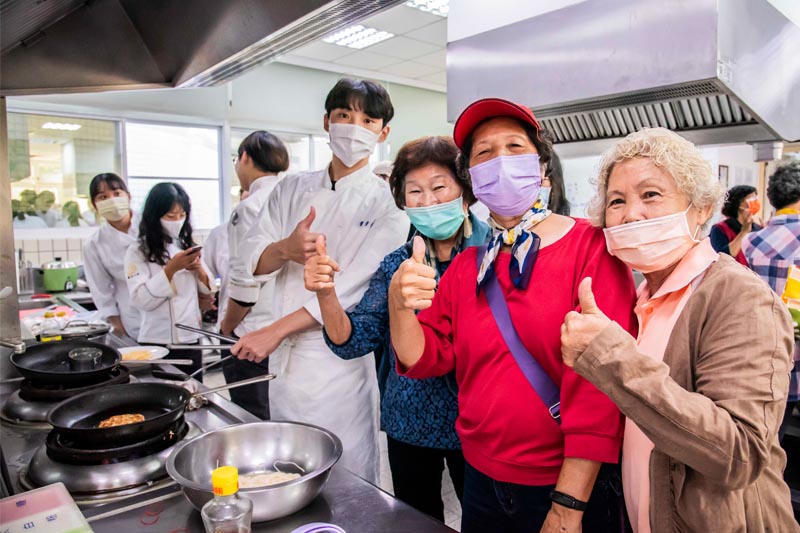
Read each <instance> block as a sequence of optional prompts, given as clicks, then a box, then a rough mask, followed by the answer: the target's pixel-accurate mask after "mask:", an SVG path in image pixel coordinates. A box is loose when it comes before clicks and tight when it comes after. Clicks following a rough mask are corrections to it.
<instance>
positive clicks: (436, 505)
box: [387, 437, 465, 522]
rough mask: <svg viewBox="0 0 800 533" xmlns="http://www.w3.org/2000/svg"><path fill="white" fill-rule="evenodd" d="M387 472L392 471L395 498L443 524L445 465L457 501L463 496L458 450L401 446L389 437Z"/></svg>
mask: <svg viewBox="0 0 800 533" xmlns="http://www.w3.org/2000/svg"><path fill="white" fill-rule="evenodd" d="M387 440H388V442H389V468H390V469H391V471H392V482H393V484H394V495H395V496H396V497H397V498H398V499H400V500H403V501H404V502H406V503H407V504H409V505H411V506H412V507H414V508H416V509H418V510H420V511H422V512H423V513H425V514H428V515H430V516H432V517H433V518H436V519H437V520H439V521H441V522H444V503H443V502H442V472H444V464H445V462H447V468H448V470H449V471H450V479H451V480H452V481H453V487H454V488H455V490H456V496H458V500H459V501H462V499H463V496H464V465H465V462H464V454H462V453H461V450H440V449H437V448H425V447H422V446H414V445H413V444H406V443H405V442H400V441H399V440H395V439H393V438H392V437H388V439H387Z"/></svg>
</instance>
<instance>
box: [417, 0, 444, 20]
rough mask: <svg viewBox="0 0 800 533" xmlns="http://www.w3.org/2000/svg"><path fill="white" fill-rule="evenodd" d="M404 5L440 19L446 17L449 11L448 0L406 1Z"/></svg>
mask: <svg viewBox="0 0 800 533" xmlns="http://www.w3.org/2000/svg"><path fill="white" fill-rule="evenodd" d="M406 5H407V6H408V7H413V8H415V9H419V10H420V11H424V12H425V13H430V14H432V15H439V16H440V17H446V16H447V13H448V12H449V11H450V0H408V2H406Z"/></svg>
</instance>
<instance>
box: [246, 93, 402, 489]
mask: <svg viewBox="0 0 800 533" xmlns="http://www.w3.org/2000/svg"><path fill="white" fill-rule="evenodd" d="M325 111H326V113H325V115H324V119H323V124H324V128H325V131H327V132H328V133H329V134H330V146H331V150H332V151H333V160H332V161H331V163H330V164H329V165H328V166H327V167H326V168H325V169H323V170H319V171H316V172H304V173H299V174H293V175H289V176H287V177H285V178H284V179H283V180H282V181H281V182H280V183H279V184H278V186H277V187H276V188H275V190H274V191H273V193H272V196H271V197H270V199H269V201H268V202H267V204H266V205H265V207H264V210H263V212H262V214H261V216H260V217H259V220H258V223H257V225H255V226H254V227H253V228H252V229H251V230H250V232H249V233H248V238H247V243H246V250H247V251H248V252H249V254H250V255H249V261H248V265H249V267H250V269H251V271H252V272H253V273H254V274H255V275H256V276H257V279H259V280H264V279H268V278H269V277H274V278H275V288H274V303H273V312H274V313H275V317H276V320H274V321H273V322H272V323H271V324H270V325H269V326H267V327H265V328H262V329H260V330H258V331H255V332H252V333H248V334H247V335H244V336H243V337H242V338H241V339H240V340H239V342H238V343H236V345H235V346H234V347H233V349H232V351H233V353H235V354H237V356H238V357H239V358H240V359H248V360H252V361H261V360H263V359H264V358H265V357H267V356H269V357H270V359H271V360H270V370H271V371H272V372H274V373H276V374H277V378H276V379H275V380H274V381H273V382H272V383H270V388H269V403H270V411H271V415H272V419H273V420H294V421H301V422H307V423H310V424H315V425H318V426H322V427H324V428H326V429H328V430H330V431H332V432H333V433H335V434H336V435H337V436H338V437H339V438H340V439H341V440H342V444H343V446H344V453H343V455H342V459H341V463H340V464H343V465H344V466H345V467H346V468H348V469H349V470H351V471H353V472H355V473H356V474H358V475H360V476H361V477H363V478H365V479H367V480H368V481H370V482H373V483H377V481H378V460H379V454H378V382H377V379H376V376H375V363H374V362H373V361H372V360H370V358H367V357H362V358H358V359H353V360H350V361H345V360H343V359H339V358H338V357H337V356H336V355H334V354H333V353H332V352H331V351H330V350H329V349H328V347H327V345H326V344H325V341H324V339H323V337H322V327H321V325H320V324H321V323H322V319H321V316H320V310H319V305H318V303H317V300H316V297H315V296H314V295H313V294H312V293H310V292H308V291H306V290H305V286H304V283H303V265H304V264H305V261H306V259H308V258H309V257H311V256H313V255H314V254H316V247H315V241H316V238H317V237H318V236H319V235H324V236H325V238H326V242H327V250H328V254H329V255H330V256H331V257H333V258H334V259H335V260H336V261H338V263H339V265H340V266H341V273H340V274H338V277H337V281H336V292H337V295H338V296H339V299H340V300H341V301H342V306H343V307H344V308H348V307H352V306H353V305H355V304H356V303H358V301H359V300H360V299H361V296H362V294H363V293H364V291H365V290H366V288H367V285H368V284H369V279H370V277H371V276H372V273H373V272H374V271H375V270H376V269H377V268H378V265H379V264H380V261H381V259H383V257H384V256H385V255H386V254H388V253H389V252H390V251H392V250H395V249H397V248H398V247H399V246H400V245H401V244H403V243H404V242H405V240H406V235H408V227H409V222H408V218H407V217H406V215H405V214H404V213H403V212H402V211H400V210H399V209H397V206H396V205H395V204H394V200H393V199H392V195H391V192H390V191H389V186H388V185H387V184H386V183H385V182H384V181H383V180H381V179H380V178H378V177H377V176H375V175H374V174H373V173H372V171H370V169H369V156H370V155H371V154H372V152H373V150H374V148H375V145H376V143H378V142H383V141H384V140H385V139H386V136H387V135H388V134H389V126H388V123H389V121H390V120H391V118H392V116H393V115H394V108H393V107H392V103H391V100H390V98H389V95H388V93H387V92H386V89H384V88H383V87H382V86H381V85H379V84H377V83H374V82H370V81H356V80H351V79H342V80H340V81H339V82H338V83H337V84H336V85H335V86H334V87H333V89H332V90H331V91H330V93H328V97H327V99H326V100H325ZM278 317H279V318H278Z"/></svg>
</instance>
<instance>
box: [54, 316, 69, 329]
mask: <svg viewBox="0 0 800 533" xmlns="http://www.w3.org/2000/svg"><path fill="white" fill-rule="evenodd" d="M56 321H57V322H58V328H59V329H62V330H63V329H64V326H66V325H67V323H68V322H69V317H67V312H66V311H59V312H58V313H56Z"/></svg>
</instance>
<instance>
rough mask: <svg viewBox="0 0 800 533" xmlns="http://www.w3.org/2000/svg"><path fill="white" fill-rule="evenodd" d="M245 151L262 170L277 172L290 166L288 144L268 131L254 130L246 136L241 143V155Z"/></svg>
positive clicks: (240, 155)
mask: <svg viewBox="0 0 800 533" xmlns="http://www.w3.org/2000/svg"><path fill="white" fill-rule="evenodd" d="M245 152H247V155H248V156H250V159H252V160H253V165H255V167H256V168H257V169H258V170H260V171H261V172H270V173H273V174H277V173H278V172H285V171H286V169H288V168H289V152H287V151H286V146H284V144H283V143H282V142H281V140H280V139H279V138H278V137H277V136H275V135H273V134H272V133H270V132H268V131H264V130H258V131H254V132H253V133H251V134H250V135H248V136H247V137H245V138H244V140H243V141H242V142H241V144H240V145H239V151H238V154H239V157H240V158H241V157H242V154H243V153H245Z"/></svg>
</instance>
